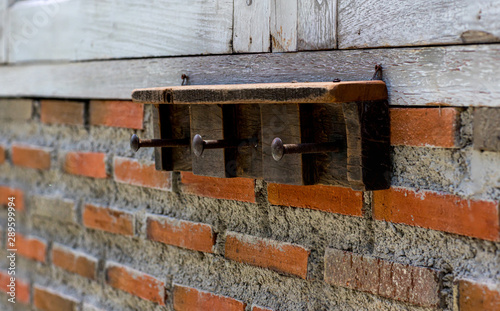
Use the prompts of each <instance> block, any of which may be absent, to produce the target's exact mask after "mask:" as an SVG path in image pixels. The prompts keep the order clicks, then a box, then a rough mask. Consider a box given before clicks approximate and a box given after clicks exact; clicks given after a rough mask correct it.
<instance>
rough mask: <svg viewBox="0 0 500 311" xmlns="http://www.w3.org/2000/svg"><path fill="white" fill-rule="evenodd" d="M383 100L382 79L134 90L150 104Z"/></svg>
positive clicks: (137, 98)
mask: <svg viewBox="0 0 500 311" xmlns="http://www.w3.org/2000/svg"><path fill="white" fill-rule="evenodd" d="M383 99H387V87H386V85H385V83H384V82H383V81H350V82H309V83H265V84H229V85H189V86H175V87H165V88H151V89H139V90H134V91H133V93H132V100H133V101H136V102H142V103H150V104H177V105H192V104H197V105H202V104H299V103H302V104H307V103H314V104H327V103H345V102H352V101H368V100H383Z"/></svg>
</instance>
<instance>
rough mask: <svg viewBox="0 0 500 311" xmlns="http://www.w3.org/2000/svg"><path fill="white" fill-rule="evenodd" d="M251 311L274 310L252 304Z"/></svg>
mask: <svg viewBox="0 0 500 311" xmlns="http://www.w3.org/2000/svg"><path fill="white" fill-rule="evenodd" d="M252 311H274V310H273V309H269V308H264V307H259V306H252Z"/></svg>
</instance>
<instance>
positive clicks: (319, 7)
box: [297, 0, 337, 51]
mask: <svg viewBox="0 0 500 311" xmlns="http://www.w3.org/2000/svg"><path fill="white" fill-rule="evenodd" d="M298 14H299V16H298V30H297V36H298V39H297V48H298V50H299V51H305V50H327V49H334V48H336V46H337V42H336V32H337V0H299V2H298Z"/></svg>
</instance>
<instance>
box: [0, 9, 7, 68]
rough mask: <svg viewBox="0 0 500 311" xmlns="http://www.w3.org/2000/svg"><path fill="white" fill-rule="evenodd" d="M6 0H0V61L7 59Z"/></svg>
mask: <svg viewBox="0 0 500 311" xmlns="http://www.w3.org/2000/svg"><path fill="white" fill-rule="evenodd" d="M8 2H9V1H8V0H0V63H3V62H5V61H6V60H7V46H6V40H5V37H6V36H7V29H6V27H7V5H8Z"/></svg>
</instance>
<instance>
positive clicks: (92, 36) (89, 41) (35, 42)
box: [9, 0, 233, 62]
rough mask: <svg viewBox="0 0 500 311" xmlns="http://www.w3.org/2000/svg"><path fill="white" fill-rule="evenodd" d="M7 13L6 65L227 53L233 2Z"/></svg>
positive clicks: (36, 5) (110, 2) (49, 7)
mask: <svg viewBox="0 0 500 311" xmlns="http://www.w3.org/2000/svg"><path fill="white" fill-rule="evenodd" d="M10 15H11V17H12V18H11V19H10V20H11V29H12V31H13V33H12V35H13V36H15V37H19V38H21V39H22V42H21V43H19V42H17V43H16V42H13V43H10V53H9V61H10V62H22V61H40V60H87V59H108V58H123V57H150V56H171V55H193V54H220V53H231V52H232V49H231V39H232V24H233V18H232V16H233V1H232V0H217V1H195V0H154V1H135V0H121V1H116V0H67V1H46V2H45V1H35V2H32V1H21V2H17V3H16V4H14V5H13V6H12V7H11V8H10ZM26 30H28V32H26ZM14 44H17V45H16V46H14Z"/></svg>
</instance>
